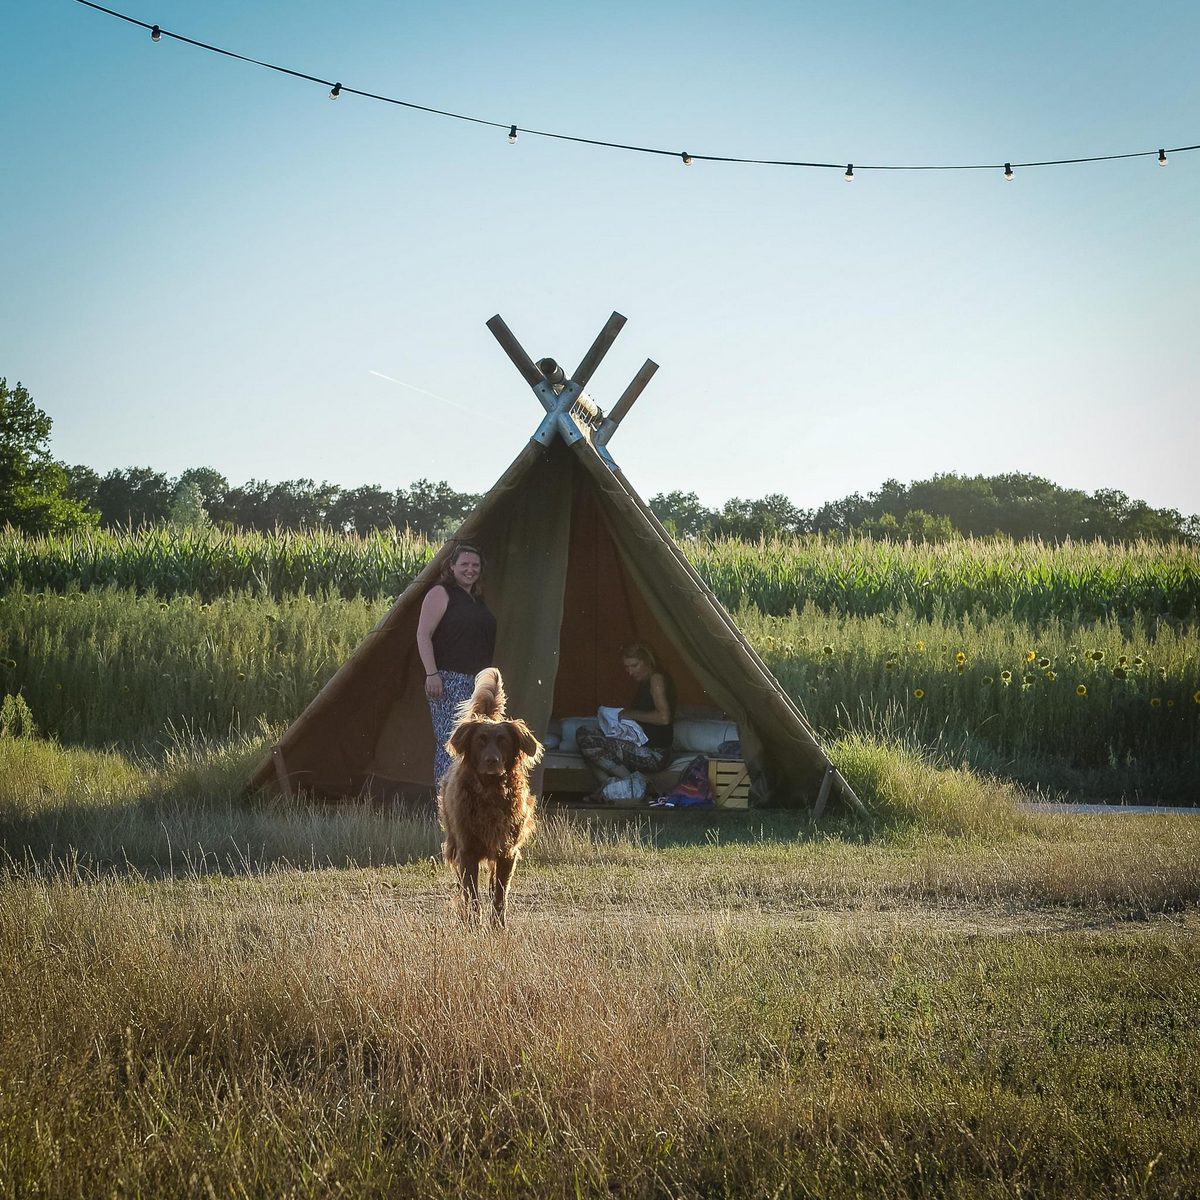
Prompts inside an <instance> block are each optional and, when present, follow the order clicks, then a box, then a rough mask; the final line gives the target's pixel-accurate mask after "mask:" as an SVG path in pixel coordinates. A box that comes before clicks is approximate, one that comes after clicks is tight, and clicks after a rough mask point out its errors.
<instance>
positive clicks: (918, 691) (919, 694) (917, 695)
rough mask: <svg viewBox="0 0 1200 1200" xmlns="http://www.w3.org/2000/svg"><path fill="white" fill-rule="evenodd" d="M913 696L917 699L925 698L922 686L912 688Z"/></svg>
mask: <svg viewBox="0 0 1200 1200" xmlns="http://www.w3.org/2000/svg"><path fill="white" fill-rule="evenodd" d="M913 696H914V697H915V698H916V699H917V700H924V699H925V689H924V688H913Z"/></svg>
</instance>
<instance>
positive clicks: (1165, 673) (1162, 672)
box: [1158, 667, 1167, 679]
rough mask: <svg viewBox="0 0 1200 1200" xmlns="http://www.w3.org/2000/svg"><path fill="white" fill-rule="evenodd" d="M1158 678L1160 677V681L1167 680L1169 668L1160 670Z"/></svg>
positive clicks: (1160, 668)
mask: <svg viewBox="0 0 1200 1200" xmlns="http://www.w3.org/2000/svg"><path fill="white" fill-rule="evenodd" d="M1158 677H1159V679H1166V677H1167V668H1166V667H1159V668H1158Z"/></svg>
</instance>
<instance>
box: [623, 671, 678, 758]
mask: <svg viewBox="0 0 1200 1200" xmlns="http://www.w3.org/2000/svg"><path fill="white" fill-rule="evenodd" d="M662 677H663V686H664V687H665V688H666V689H667V708H668V709H669V710H670V714H671V719H670V721H668V722H667V724H665V725H652V724H651V723H650V722H649V721H642V722H640V724H641V726H642V728H643V729H644V730H645V731H646V745H647V746H649V747H650V749H651V750H668V749H670V746H671V743H672V742H673V741H674V740H675V681H674V680H673V679H672V678H671V677H670V675H668V674H667V673H666V672H665V671H663V672H662ZM629 707H630V708H632V709H633V710H634V711H635V712H653V711H654V709H655V704H654V694H653V693H652V692H651V691H650V680H649V679H643V680H642V682H641V683H639V684H638V688H637V692H636V693H635V694H634V697H633V703H632V704H631V705H630V706H629Z"/></svg>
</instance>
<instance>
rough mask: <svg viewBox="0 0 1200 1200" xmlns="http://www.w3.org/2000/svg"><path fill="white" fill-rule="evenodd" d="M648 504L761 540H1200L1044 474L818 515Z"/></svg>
mask: <svg viewBox="0 0 1200 1200" xmlns="http://www.w3.org/2000/svg"><path fill="white" fill-rule="evenodd" d="M650 507H651V508H652V509H653V510H654V513H655V515H656V516H657V517H658V519H659V520H660V521H662V522H663V524H664V525H665V526H666V527H667V528H668V529H670V530H671V531H672V532H673V533H675V534H676V535H678V536H688V537H710V538H712V537H737V538H743V539H749V540H752V541H753V540H757V539H758V538H762V537H773V536H787V535H793V536H795V535H801V534H811V533H820V534H826V535H834V536H837V535H865V536H867V537H876V538H891V539H894V540H906V539H910V538H911V539H913V540H914V541H941V540H944V539H946V538H953V537H988V536H991V535H994V534H1007V535H1008V536H1009V537H1013V538H1018V539H1020V538H1041V539H1043V540H1044V541H1049V542H1058V541H1064V540H1065V539H1067V538H1071V539H1073V540H1076V541H1095V540H1099V541H1112V542H1117V541H1132V540H1134V539H1136V538H1157V539H1161V540H1166V541H1190V542H1200V516H1197V515H1192V516H1184V515H1183V514H1182V513H1180V512H1179V511H1178V510H1176V509H1173V508H1152V507H1151V506H1150V505H1148V504H1147V503H1146V502H1145V501H1144V500H1134V499H1131V498H1130V497H1129V496H1127V495H1126V494H1125V493H1124V492H1121V491H1117V490H1116V489H1114V488H1101V489H1099V490H1098V491H1095V492H1092V493H1091V494H1090V495H1089V494H1088V493H1087V492H1083V491H1080V490H1079V489H1077V488H1064V487H1060V486H1059V485H1058V484H1056V483H1051V482H1050V480H1048V479H1043V478H1041V477H1040V476H1038V475H1026V474H1022V473H1019V472H1013V473H1009V474H1005V475H958V474H955V473H953V472H949V473H946V474H941V475H934V476H933V477H932V478H931V479H921V480H917V481H915V482H913V483H908V484H905V483H901V482H900V481H899V480H896V479H889V480H887V481H886V482H885V483H883V484H882V485H881V486H880V488H879V489H878V490H877V491H874V492H869V493H868V494H867V495H865V496H864V495H862V494H861V493H859V492H855V493H853V494H852V495H850V496H845V497H843V498H842V499H841V500H833V501H830V502H828V503H826V504H823V505H821V506H820V507H819V508H813V509H801V508H797V507H796V505H794V504H793V503H792V501H791V500H789V499H788V498H787V496H784V495H781V494H778V493H776V494H773V495H770V496H764V497H763V498H762V499H761V500H743V499H739V498H734V499H732V500H728V501H726V503H725V504H724V505H723V506H722V507H720V508H705V507H704V505H702V504H701V503H700V501H699V499H698V498H697V496H696V493H695V492H670V493H668V494H666V495H658V496H654V497H653V498H652V499H651V500H650Z"/></svg>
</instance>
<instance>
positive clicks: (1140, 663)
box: [1133, 654, 1146, 667]
mask: <svg viewBox="0 0 1200 1200" xmlns="http://www.w3.org/2000/svg"><path fill="white" fill-rule="evenodd" d="M1133 665H1134V666H1135V667H1144V666H1145V665H1146V660H1145V659H1144V658H1143V657H1142V656H1141V655H1140V654H1138V655H1136V656H1135V657H1134V660H1133Z"/></svg>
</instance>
